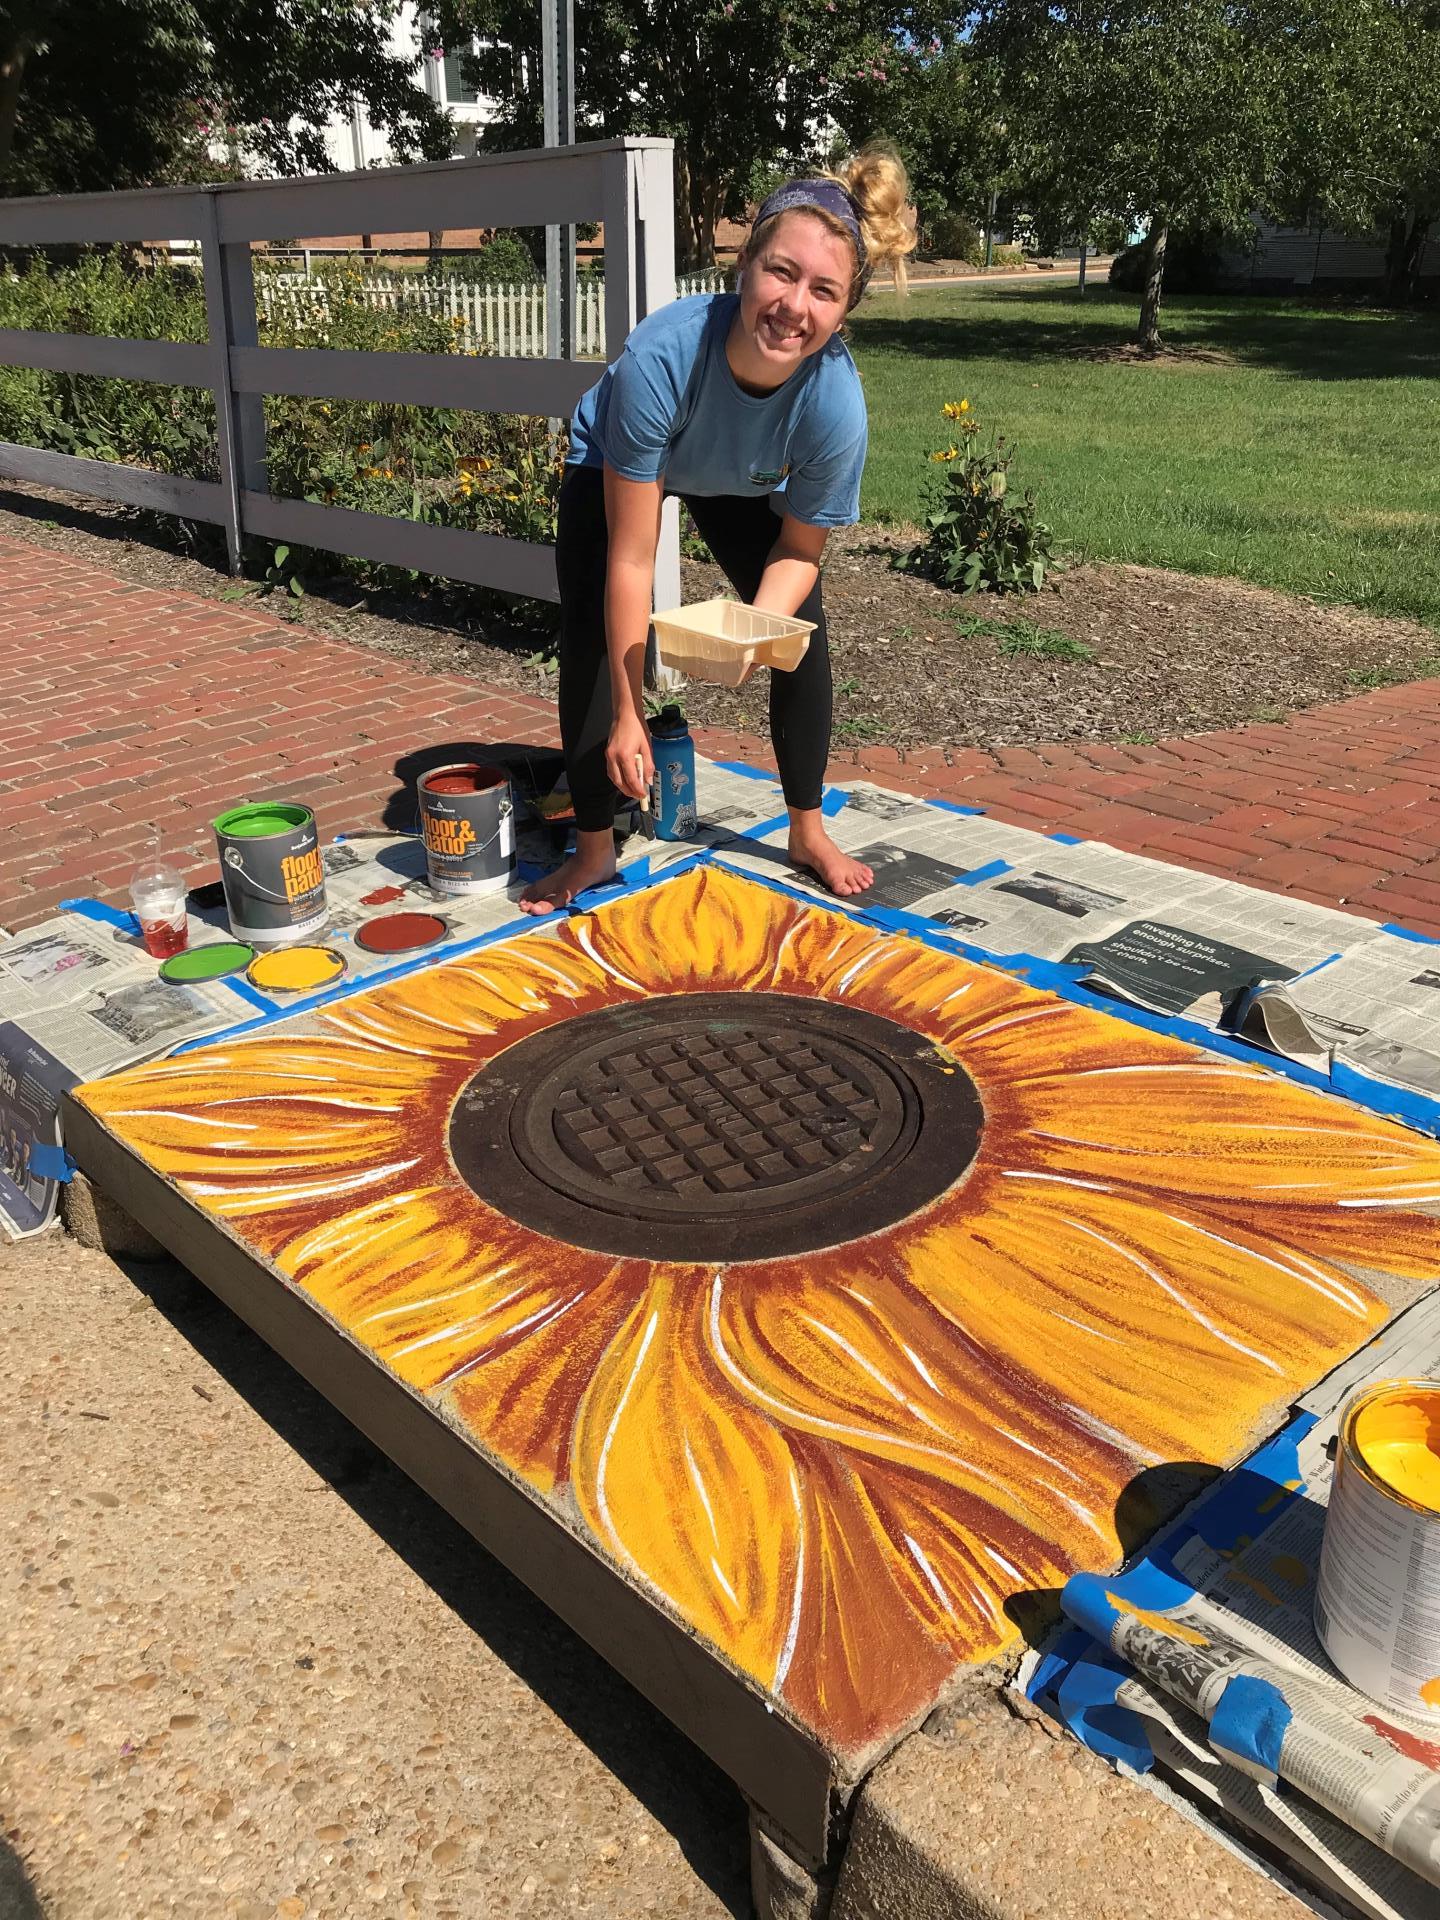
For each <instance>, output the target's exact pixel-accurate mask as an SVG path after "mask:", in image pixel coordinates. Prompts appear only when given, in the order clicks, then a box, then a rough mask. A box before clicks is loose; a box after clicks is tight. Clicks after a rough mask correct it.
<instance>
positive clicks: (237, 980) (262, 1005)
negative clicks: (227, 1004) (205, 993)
mask: <svg viewBox="0 0 1440 1920" xmlns="http://www.w3.org/2000/svg"><path fill="white" fill-rule="evenodd" d="M216 984H217V985H218V986H223V987H228V988H229V989H230V991H231V993H233V994H237V995H238V996H239V998H240V999H242V1000H243V1001H245V1003H246V1004H247V1006H252V1007H258V1008H259V1009H260V1011H261V1012H262V1013H269V1011H270V1009H271V1008H272V1007H274V1006H278V1005H279V1002H278V1001H275V1000H272V999H271V998H270V996H269V994H268V993H261V991H260V989H259V988H258V987H252V986H251V984H250V982H249V981H248V980H247V979H245V977H244V976H243V975H242V974H238V973H235V974H226V976H225V977H224V979H223V980H220V981H217V982H216Z"/></svg>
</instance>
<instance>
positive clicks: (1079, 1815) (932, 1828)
mask: <svg viewBox="0 0 1440 1920" xmlns="http://www.w3.org/2000/svg"><path fill="white" fill-rule="evenodd" d="M943 1718H944V1724H943V1726H942V1727H940V1728H938V1729H937V1731H936V1732H935V1733H934V1734H931V1733H918V1734H914V1735H912V1736H911V1738H910V1739H909V1740H907V1741H905V1742H904V1744H903V1745H902V1746H901V1747H900V1748H899V1749H898V1750H897V1751H896V1752H895V1753H894V1754H892V1755H891V1757H890V1758H889V1759H888V1760H887V1761H885V1762H884V1764H883V1765H882V1766H880V1767H878V1768H877V1769H876V1771H875V1772H874V1773H873V1774H872V1775H871V1777H870V1779H869V1780H868V1781H867V1782H866V1784H865V1788H864V1791H863V1792H862V1793H861V1795H860V1797H859V1800H858V1802H857V1806H856V1812H855V1822H854V1826H853V1829H852V1831H851V1837H850V1845H849V1849H848V1851H847V1853H846V1855H845V1859H844V1863H843V1865H842V1867H841V1870H840V1882H839V1886H838V1888H837V1891H836V1894H835V1898H834V1901H833V1902H832V1904H831V1907H830V1913H829V1920H894V1916H897V1915H901V1914H903V1915H904V1916H905V1920H1304V1916H1305V1915H1306V1914H1307V1913H1308V1911H1309V1909H1308V1908H1306V1907H1305V1906H1304V1905H1302V1903H1301V1902H1300V1901H1298V1900H1297V1899H1295V1898H1294V1897H1293V1895H1291V1894H1290V1893H1288V1892H1287V1891H1286V1890H1285V1889H1284V1888H1283V1887H1281V1886H1279V1885H1278V1884H1277V1883H1276V1882H1274V1881H1272V1880H1270V1879H1268V1878H1266V1877H1265V1876H1264V1875H1262V1874H1261V1873H1259V1872H1257V1871H1256V1870H1255V1869H1254V1868H1253V1867H1252V1866H1250V1865H1249V1864H1248V1863H1247V1862H1246V1861H1245V1860H1244V1859H1242V1858H1241V1857H1239V1856H1238V1855H1236V1854H1234V1853H1232V1852H1231V1851H1229V1849H1228V1848H1226V1847H1224V1846H1222V1845H1221V1844H1220V1842H1219V1841H1218V1840H1216V1839H1214V1838H1212V1837H1211V1836H1210V1835H1208V1834H1206V1833H1203V1832H1201V1831H1200V1829H1199V1828H1197V1827H1196V1826H1194V1825H1193V1824H1192V1823H1191V1822H1190V1821H1189V1820H1187V1819H1186V1818H1185V1817H1184V1816H1183V1815H1182V1814H1180V1813H1178V1812H1176V1811H1175V1810H1174V1809H1173V1808H1171V1807H1169V1806H1166V1805H1165V1804H1164V1803H1163V1802H1162V1801H1160V1800H1157V1799H1156V1798H1155V1797H1154V1796H1153V1795H1151V1794H1147V1793H1142V1792H1137V1790H1136V1789H1135V1787H1134V1786H1133V1785H1131V1783H1130V1782H1128V1781H1126V1780H1123V1779H1121V1778H1120V1776H1119V1775H1118V1774H1116V1773H1114V1772H1112V1770H1111V1769H1110V1768H1109V1767H1108V1766H1106V1764H1105V1763H1104V1762H1103V1761H1102V1760H1099V1759H1097V1758H1096V1756H1095V1755H1094V1754H1090V1753H1087V1752H1086V1751H1085V1750H1084V1748H1083V1747H1080V1746H1078V1745H1077V1744H1076V1743H1075V1742H1073V1741H1071V1740H1068V1739H1067V1738H1066V1737H1065V1736H1064V1735H1063V1734H1061V1733H1060V1732H1059V1730H1058V1729H1055V1728H1052V1727H1051V1726H1050V1723H1049V1722H1047V1721H1045V1720H1043V1719H1041V1718H1039V1717H1037V1718H1036V1719H1034V1720H1022V1719H1019V1718H1017V1717H1016V1716H1015V1714H1014V1713H1013V1712H1012V1711H1011V1710H1010V1709H1009V1708H1008V1707H1007V1706H1006V1705H1005V1703H1004V1702H1002V1700H1001V1699H1000V1698H999V1696H998V1695H997V1694H996V1692H995V1691H994V1689H993V1688H987V1687H983V1686H980V1685H972V1686H971V1687H969V1688H967V1689H966V1690H965V1692H964V1694H963V1696H962V1698H961V1699H960V1700H959V1701H958V1702H957V1703H956V1704H955V1706H954V1707H953V1708H951V1709H950V1710H948V1711H947V1712H946V1714H945V1715H944V1717H943Z"/></svg>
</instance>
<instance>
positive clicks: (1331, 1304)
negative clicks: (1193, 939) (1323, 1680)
mask: <svg viewBox="0 0 1440 1920" xmlns="http://www.w3.org/2000/svg"><path fill="white" fill-rule="evenodd" d="M1274 1224H1275V1223H1274V1222H1273V1221H1272V1222H1271V1225H1272V1227H1273V1225H1274ZM896 1258H897V1260H900V1261H902V1262H903V1265H904V1268H905V1270H906V1272H907V1273H908V1274H909V1277H910V1279H911V1281H912V1283H913V1284H914V1285H915V1287H916V1288H917V1289H919V1290H921V1291H923V1292H924V1293H925V1294H926V1295H927V1297H928V1298H929V1299H930V1300H931V1301H932V1302H933V1303H934V1305H935V1306H936V1307H937V1308H938V1309H939V1311H940V1312H941V1313H942V1314H943V1315H944V1316H945V1317H946V1318H947V1319H948V1320H950V1321H951V1322H953V1323H954V1324H955V1325H956V1327H957V1328H963V1330H964V1332H965V1334H966V1335H967V1336H969V1337H972V1338H974V1339H976V1340H978V1341H980V1342H981V1343H982V1345H983V1346H984V1347H985V1348H986V1349H987V1350H988V1351H990V1352H993V1353H995V1354H1003V1355H1008V1356H1010V1357H1011V1358H1012V1360H1013V1361H1014V1363H1015V1364H1016V1365H1018V1366H1023V1367H1024V1368H1025V1369H1026V1370H1027V1372H1028V1373H1030V1374H1031V1375H1032V1376H1033V1377H1034V1379H1035V1381H1036V1385H1037V1390H1038V1391H1039V1392H1040V1393H1041V1394H1042V1395H1043V1396H1044V1397H1046V1398H1048V1399H1049V1400H1050V1401H1051V1403H1052V1404H1053V1405H1054V1406H1055V1407H1056V1409H1057V1412H1058V1413H1059V1414H1060V1415H1062V1416H1066V1415H1070V1416H1073V1417H1077V1418H1080V1419H1082V1420H1083V1419H1087V1418H1098V1419H1101V1420H1103V1421H1104V1422H1105V1424H1106V1427H1107V1428H1110V1429H1118V1430H1119V1432H1121V1433H1123V1434H1125V1435H1126V1436H1128V1437H1129V1439H1130V1441H1131V1444H1132V1445H1133V1446H1134V1447H1135V1448H1136V1450H1137V1451H1138V1452H1143V1453H1147V1454H1149V1455H1150V1456H1152V1457H1154V1456H1164V1457H1166V1458H1172V1459H1173V1458H1200V1459H1202V1460H1213V1461H1221V1460H1226V1459H1228V1458H1229V1457H1230V1456H1231V1455H1232V1454H1233V1453H1234V1452H1235V1450H1236V1446H1237V1443H1239V1442H1240V1441H1243V1439H1244V1438H1245V1435H1246V1433H1247V1432H1248V1431H1249V1430H1250V1429H1251V1428H1252V1427H1253V1426H1254V1425H1255V1424H1256V1422H1257V1421H1258V1420H1259V1417H1260V1415H1261V1414H1262V1413H1263V1412H1264V1411H1265V1409H1267V1408H1268V1407H1270V1406H1272V1405H1273V1404H1275V1403H1277V1402H1280V1401H1283V1400H1284V1399H1285V1398H1286V1397H1287V1396H1289V1395H1290V1394H1291V1393H1293V1391H1294V1389H1295V1388H1297V1387H1298V1386H1300V1385H1302V1384H1303V1383H1305V1382H1307V1381H1309V1380H1312V1379H1314V1378H1315V1376H1316V1375H1317V1374H1318V1373H1321V1372H1323V1371H1324V1370H1325V1368H1326V1367H1327V1366H1328V1365H1329V1364H1331V1363H1332V1362H1333V1361H1334V1359H1335V1358H1336V1357H1337V1356H1339V1355H1341V1354H1343V1353H1346V1352H1349V1351H1350V1349H1351V1348H1352V1347H1354V1346H1356V1345H1358V1344H1359V1343H1360V1342H1361V1341H1362V1340H1364V1339H1365V1338H1366V1337H1367V1336H1368V1334H1369V1333H1370V1331H1371V1330H1372V1329H1373V1328H1374V1327H1375V1326H1377V1325H1378V1324H1379V1323H1380V1322H1381V1321H1382V1320H1383V1319H1384V1317H1385V1312H1386V1309H1385V1307H1384V1306H1383V1305H1382V1303H1381V1302H1379V1301H1378V1300H1377V1299H1376V1298H1375V1296H1374V1295H1373V1294H1372V1293H1371V1292H1370V1291H1369V1290H1368V1289H1367V1288H1365V1287H1363V1286H1360V1285H1358V1284H1357V1283H1355V1282H1353V1281H1351V1280H1349V1279H1347V1278H1346V1277H1345V1276H1344V1275H1343V1274H1341V1273H1339V1272H1338V1271H1337V1270H1336V1269H1335V1268H1334V1267H1333V1266H1331V1265H1329V1264H1328V1263H1326V1262H1325V1261H1324V1260H1323V1259H1322V1258H1319V1257H1317V1256H1316V1255H1314V1254H1311V1253H1308V1252H1307V1253H1303V1254H1302V1253H1299V1252H1296V1251H1292V1250H1291V1249H1290V1248H1288V1247H1287V1246H1285V1245H1284V1244H1283V1243H1282V1242H1281V1241H1280V1240H1277V1238H1276V1237H1275V1235H1274V1233H1273V1232H1272V1233H1270V1234H1261V1233H1257V1232H1256V1231H1255V1230H1254V1228H1253V1226H1251V1225H1250V1224H1249V1223H1246V1224H1245V1225H1244V1226H1237V1225H1236V1224H1235V1223H1234V1222H1230V1221H1222V1220H1220V1219H1218V1218H1215V1217H1212V1216H1211V1215H1210V1214H1209V1213H1207V1212H1206V1210H1205V1209H1204V1208H1203V1207H1200V1208H1195V1207H1187V1206H1185V1205H1183V1204H1182V1203H1180V1202H1179V1201H1178V1200H1176V1199H1174V1198H1172V1199H1170V1200H1168V1201H1167V1200H1162V1199H1160V1198H1139V1199H1137V1198H1136V1197H1135V1196H1133V1195H1128V1194H1124V1193H1121V1192H1116V1191H1113V1190H1110V1189H1108V1188H1105V1187H1102V1186H1101V1185H1100V1184H1099V1183H1096V1182H1092V1181H1086V1180H1070V1179H1066V1178H1063V1177H1061V1176H1057V1175H1047V1174H1033V1173H1029V1172H1026V1171H1024V1170H1023V1169H1021V1170H1015V1171H1013V1172H1012V1173H1011V1175H1010V1176H1009V1177H1006V1176H1003V1175H1002V1176H999V1177H995V1176H991V1177H988V1178H987V1177H984V1176H982V1177H981V1178H979V1179H978V1180H976V1181H975V1182H974V1183H973V1184H972V1187H971V1189H969V1190H967V1191H966V1193H965V1195H964V1204H963V1206H962V1205H961V1204H952V1203H946V1202H942V1204H941V1205H940V1206H939V1207H937V1208H936V1209H935V1210H934V1212H933V1213H932V1214H931V1215H930V1216H929V1217H928V1219H927V1220H926V1221H925V1223H924V1224H923V1226H922V1227H921V1228H920V1229H919V1230H918V1231H917V1232H916V1233H914V1234H913V1235H912V1236H910V1237H908V1238H907V1239H906V1241H905V1242H904V1243H903V1245H902V1247H901V1248H900V1249H898V1250H897V1254H896ZM1182 1381H1184V1382H1189V1383H1190V1388H1189V1391H1188V1392H1187V1391H1183V1390H1182V1391H1177V1390H1176V1386H1175V1385H1174V1384H1166V1383H1179V1382H1182ZM1081 1410H1088V1412H1082V1411H1081Z"/></svg>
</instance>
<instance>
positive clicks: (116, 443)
mask: <svg viewBox="0 0 1440 1920" xmlns="http://www.w3.org/2000/svg"><path fill="white" fill-rule="evenodd" d="M0 327H19V328H23V327H29V328H34V329H36V330H38V331H40V332H46V333H81V334H99V335H102V336H104V337H106V338H111V339H114V338H122V339H127V338H128V339H132V340H178V341H199V340H204V339H205V337H206V321H205V293H204V288H203V286H202V284H201V281H200V277H199V275H198V274H196V273H194V272H192V271H191V270H190V269H189V268H186V267H171V266H168V265H162V266H158V267H154V268H151V269H148V270H145V271H140V270H138V269H136V268H135V267H134V266H133V265H131V264H130V262H129V261H128V260H126V259H125V258H124V257H122V256H121V255H119V254H118V253H109V254H86V255H83V256H82V257H81V258H80V259H79V260H78V261H77V262H76V263H75V264H74V265H68V266H65V267H63V268H60V269H59V270H56V269H55V268H52V267H51V265H50V264H49V262H48V261H47V260H45V259H44V257H43V256H40V255H35V256H33V257H32V258H31V259H30V260H29V261H28V262H27V264H26V266H25V267H24V269H23V271H21V272H18V273H16V272H7V273H3V274H0ZM0 440H13V441H17V442H19V443H20V444H21V445H22V446H35V447H44V448H48V449H50V450H53V451H54V452H56V453H69V454H74V455H76V456H78V457H79V458H80V459H89V460H110V461H119V462H122V463H123V464H125V465H130V466H142V467H152V468H153V469H154V470H155V471H156V472H157V473H175V474H184V475H186V476H187V477H189V478H191V479H198V480H210V479H214V477H215V474H216V455H215V405H214V401H213V399H212V397H211V396H210V394H209V393H208V392H205V391H204V390H203V389H202V390H199V391H197V390H195V389H193V388H188V387H169V386H157V385H154V384H152V383H150V382H148V381H134V380H111V379H106V378H103V377H102V376H100V375H97V374H83V373H48V372H44V371H42V370H40V369H38V368H28V367H0Z"/></svg>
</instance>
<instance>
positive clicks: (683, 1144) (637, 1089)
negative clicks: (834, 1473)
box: [450, 993, 982, 1261]
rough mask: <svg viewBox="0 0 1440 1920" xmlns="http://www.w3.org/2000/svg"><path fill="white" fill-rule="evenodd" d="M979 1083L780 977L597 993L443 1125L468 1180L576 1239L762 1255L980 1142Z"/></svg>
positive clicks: (952, 1177) (951, 1173) (476, 1081)
mask: <svg viewBox="0 0 1440 1920" xmlns="http://www.w3.org/2000/svg"><path fill="white" fill-rule="evenodd" d="M981 1124H982V1112H981V1106H980V1099H979V1095H978V1094H977V1093H976V1091H975V1087H974V1083H973V1082H972V1081H971V1080H970V1078H969V1077H968V1075H967V1074H965V1072H964V1071H963V1070H962V1069H961V1068H960V1067H958V1066H957V1065H956V1064H955V1062H954V1061H953V1060H951V1059H949V1058H948V1057H947V1056H945V1055H943V1054H941V1053H940V1052H938V1051H937V1049H936V1048H934V1047H933V1046H931V1044H930V1043H929V1042H928V1041H927V1040H924V1039H923V1038H922V1037H921V1036H920V1035H919V1034H916V1033H912V1032H911V1031H910V1029H909V1028H907V1027H902V1026H898V1025H896V1024H895V1023H894V1022H892V1021H889V1020H881V1019H878V1018H877V1017H876V1016H875V1015H873V1014H868V1013H861V1012H859V1011H857V1010H856V1009H854V1008H852V1007H844V1006H835V1005H832V1004H831V1003H830V1002H828V1001H823V1000H819V1001H806V1000H800V999H795V998H792V997H791V996H789V995H787V994H777V993H761V994H726V993H708V994H681V995H675V996H673V997H667V998H662V999H655V1000H651V1001H649V1002H647V1003H646V1004H644V1005H642V1006H625V1007H606V1008H603V1009H602V1010H601V1011H600V1012H598V1013H592V1014H586V1015H584V1016H582V1017H581V1018H579V1019H576V1020H568V1021H565V1022H563V1023H562V1024H560V1025H559V1026H555V1027H548V1028H546V1030H545V1031H544V1032H543V1033H538V1034H534V1035H532V1036H531V1037H530V1038H529V1039H526V1040H521V1041H518V1042H517V1043H516V1044H515V1045H514V1046H513V1047H509V1048H507V1049H506V1051H505V1052H504V1053H502V1054H500V1055H498V1056H497V1058H496V1059H495V1060H494V1061H492V1062H491V1064H490V1065H489V1066H487V1067H485V1068H483V1069H482V1070H481V1071H480V1072H479V1073H477V1074H476V1075H475V1076H474V1078H473V1079H472V1080H471V1081H470V1082H469V1083H468V1085H467V1086H466V1087H465V1088H464V1089H463V1091H462V1092H461V1094H460V1097H459V1099H458V1100H457V1102H456V1105H455V1110H454V1113H453V1115H452V1116H451V1122H450V1152H451V1155H452V1157H453V1159H454V1161H455V1166H456V1168H457V1170H458V1172H459V1174H460V1176H461V1178H462V1179H463V1180H465V1181H466V1182H467V1183H468V1185H470V1186H471V1187H472V1188H473V1189H474V1190H475V1192H476V1193H478V1194H479V1195H480V1196H481V1197H482V1199H484V1200H487V1201H488V1202H489V1203H490V1205H491V1206H493V1207H496V1208H498V1209H499V1210H500V1211H501V1212H502V1213H505V1214H508V1215H509V1216H510V1217H511V1218H512V1219H515V1220H518V1221H520V1222H521V1223H522V1224H523V1225H526V1226H530V1227H535V1228H537V1229H538V1230H539V1231H540V1232H542V1233H546V1234H549V1235H551V1236H552V1237H554V1238H555V1239H558V1240H564V1241H567V1242H568V1243H569V1244H571V1245H573V1246H580V1247H587V1248H591V1249H594V1250H595V1251H598V1252H605V1253H621V1254H634V1255H640V1256H643V1257H646V1258H649V1259H655V1260H675V1261H688V1260H705V1261H711V1260H760V1259H766V1258H769V1257H772V1256H773V1257H779V1256H785V1255H790V1254H795V1253H803V1252H808V1251H810V1250H812V1249H814V1248H817V1247H827V1246H834V1245H836V1244H838V1243H839V1242H841V1241H844V1240H855V1239H859V1238H861V1237H862V1236H863V1235H865V1234H870V1233H875V1232H877V1231H878V1230H879V1229H880V1228H881V1227H886V1226H890V1225H892V1224H893V1223H894V1222H895V1221H897V1220H901V1219H904V1218H905V1217H906V1216H907V1215H908V1214H911V1213H913V1212H915V1210H916V1209H917V1208H918V1207H921V1206H923V1205H925V1203H926V1202H927V1201H930V1200H933V1199H934V1198H935V1197H936V1195H937V1194H940V1193H943V1192H944V1190H945V1189H946V1188H947V1187H949V1186H952V1185H953V1184H954V1183H955V1181H956V1180H958V1179H959V1178H960V1177H961V1175H962V1174H963V1173H964V1172H965V1171H966V1169H967V1168H968V1167H969V1165H970V1163H971V1161H972V1160H973V1159H974V1157H975V1150H976V1146H977V1144H978V1142H979V1138H980V1128H981Z"/></svg>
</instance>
